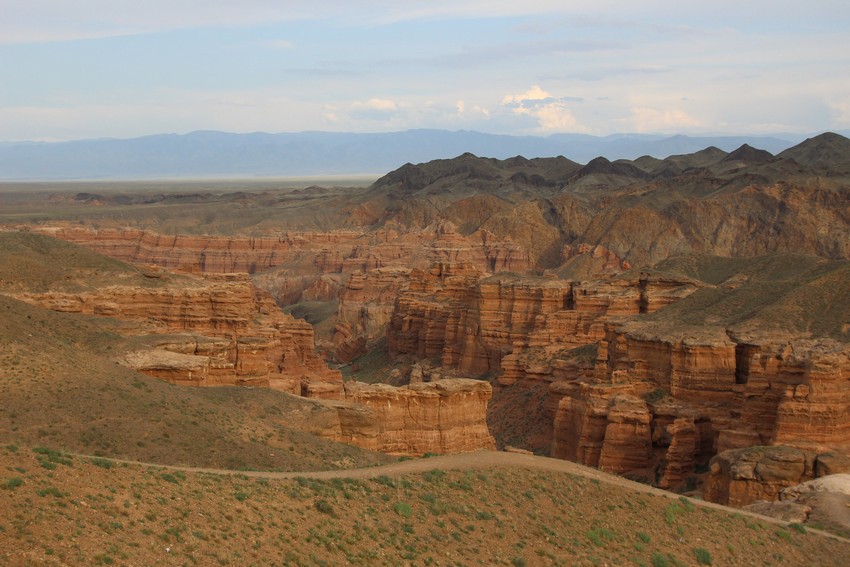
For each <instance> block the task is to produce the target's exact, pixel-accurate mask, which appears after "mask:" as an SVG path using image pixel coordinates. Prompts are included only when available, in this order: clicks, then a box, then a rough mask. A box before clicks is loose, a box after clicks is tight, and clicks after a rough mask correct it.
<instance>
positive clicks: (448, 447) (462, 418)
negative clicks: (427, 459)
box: [286, 379, 495, 456]
mask: <svg viewBox="0 0 850 567" xmlns="http://www.w3.org/2000/svg"><path fill="white" fill-rule="evenodd" d="M491 396H492V388H491V387H490V385H489V384H488V383H486V382H482V381H479V380H468V379H446V380H439V381H435V382H429V383H420V384H415V385H410V386H403V387H393V386H388V385H386V384H364V383H361V382H347V383H346V384H345V399H344V400H340V401H334V400H316V401H315V402H314V404H313V405H312V407H309V408H306V409H305V410H304V411H296V412H295V413H293V414H291V415H288V416H287V418H286V424H287V425H289V426H296V427H299V428H302V429H305V430H307V431H310V432H312V433H314V434H316V435H320V436H322V437H325V438H328V439H333V440H336V441H343V442H346V443H351V444H353V445H357V446H359V447H363V448H367V449H371V450H375V451H381V452H384V453H391V454H396V455H407V456H420V455H423V454H426V453H455V452H465V451H477V450H480V449H494V448H495V442H494V440H493V436H492V435H491V434H490V432H489V430H488V428H487V423H486V414H487V404H488V402H489V400H490V397H491Z"/></svg>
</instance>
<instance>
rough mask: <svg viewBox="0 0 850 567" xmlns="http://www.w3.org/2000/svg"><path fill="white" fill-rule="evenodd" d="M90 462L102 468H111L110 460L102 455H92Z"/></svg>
mask: <svg viewBox="0 0 850 567" xmlns="http://www.w3.org/2000/svg"><path fill="white" fill-rule="evenodd" d="M91 464H93V465H94V466H96V467H100V468H102V469H111V468H112V461H110V460H108V459H104V458H103V457H93V458H92V460H91Z"/></svg>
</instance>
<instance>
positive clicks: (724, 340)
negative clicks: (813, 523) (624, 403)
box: [552, 320, 850, 504]
mask: <svg viewBox="0 0 850 567" xmlns="http://www.w3.org/2000/svg"><path fill="white" fill-rule="evenodd" d="M677 337H678V338H676V339H672V338H668V337H667V336H666V335H665V334H663V333H662V334H656V333H653V331H652V328H651V327H647V326H646V325H642V324H641V322H640V321H639V320H633V321H630V322H628V323H625V324H622V325H610V326H609V329H608V332H607V333H606V337H605V339H604V340H603V341H601V343H600V348H599V359H598V363H597V365H596V368H595V373H594V377H593V379H592V380H591V381H590V382H589V383H581V384H579V383H575V382H574V383H572V384H570V383H563V384H562V385H554V384H553V386H552V388H553V390H555V391H556V392H557V393H558V394H560V395H561V396H562V397H561V400H560V402H559V404H558V408H557V412H556V416H555V424H554V429H555V431H554V441H553V444H552V456H554V457H560V458H566V459H570V460H577V461H578V462H582V463H584V464H588V465H592V466H600V467H602V466H606V467H607V468H609V470H613V471H614V472H620V473H626V472H630V471H641V470H649V469H653V468H654V470H655V478H654V479H651V480H654V481H655V482H657V483H658V484H659V485H660V486H661V487H664V488H672V487H675V486H677V485H678V484H680V483H681V482H682V481H683V480H685V479H687V478H689V477H693V475H694V474H695V469H696V467H697V465H699V464H705V463H707V462H708V459H709V458H710V457H712V455H715V454H718V453H722V452H724V451H729V450H735V449H738V450H741V449H743V448H747V447H752V446H774V445H792V446H795V447H798V448H799V449H801V450H806V451H814V452H815V453H817V452H824V451H827V450H830V449H839V450H841V449H846V448H847V447H848V446H850V425H848V424H847V420H846V416H847V415H848V413H847V412H848V411H850V385H848V384H850V382H848V380H847V373H848V371H850V347H848V346H847V345H845V344H842V343H839V342H837V341H833V340H828V339H824V340H784V341H783V340H776V339H775V338H769V337H762V338H758V337H748V339H747V341H746V342H743V341H742V340H740V339H738V340H737V341H736V340H733V338H732V337H731V335H730V334H728V333H727V332H726V331H725V330H724V329H722V328H713V329H712V328H710V327H708V328H706V327H700V328H694V329H690V330H688V329H684V330H683V329H679V332H677ZM622 396H630V397H631V398H632V399H639V400H643V401H645V402H646V407H647V409H648V418H649V420H650V422H649V423H650V431H651V441H652V451H651V452H647V453H644V459H643V461H640V460H638V461H636V460H635V459H634V454H635V453H634V451H631V452H629V451H620V450H619V449H618V448H619V447H624V446H625V447H645V446H646V442H647V431H646V430H645V429H644V428H641V427H634V428H633V429H631V430H628V431H629V432H630V433H629V436H630V437H631V440H630V441H629V440H627V441H624V439H623V431H624V430H623V428H622V427H620V425H619V424H620V423H621V422H622V419H621V418H620V417H619V416H617V415H616V412H615V411H614V410H615V408H616V407H617V406H618V404H619V402H618V400H619V399H620V398H621V397H622ZM609 447H610V449H609ZM606 451H607V452H608V453H609V454H615V453H619V454H620V455H621V458H619V459H614V461H615V462H614V463H613V464H612V462H611V461H609V462H608V463H607V464H603V463H602V461H601V460H600V459H599V454H600V453H604V452H606ZM798 452H799V451H798ZM724 454H725V453H724ZM724 462H725V461H724ZM715 468H717V471H714V470H713V471H712V473H713V475H712V477H714V476H717V478H714V480H712V481H711V483H713V485H714V488H710V489H709V491H708V493H707V498H709V499H714V500H715V501H722V502H724V503H727V502H729V503H736V504H740V503H749V502H750V501H752V500H754V499H756V495H760V496H759V497H762V496H766V495H770V494H774V495H775V493H776V492H777V490H778V488H776V487H774V488H770V486H767V485H764V483H761V484H760V483H759V482H757V479H755V477H753V478H747V479H744V480H746V481H747V482H746V483H743V484H741V483H739V484H735V482H737V481H735V479H730V478H726V479H725V480H721V477H722V474H721V473H722V472H723V471H726V472H728V471H729V470H731V469H730V467H729V466H722V463H721V464H720V465H718V467H715ZM732 468H734V467H732ZM715 473H716V474H715ZM797 478H800V475H798V477H797ZM786 480H787V479H786ZM802 480H806V478H802ZM802 480H799V482H802ZM733 481H734V482H733ZM724 482H725V483H726V484H727V485H728V484H729V483H730V482H731V483H732V484H731V486H734V487H737V488H734V489H730V488H729V487H728V486H726V488H718V487H720V486H721V485H723V483H724ZM788 485H789V484H788V483H787V482H785V483H784V484H782V485H781V486H788ZM776 486H777V487H780V485H778V484H777V485H776ZM780 488H781V487H780ZM730 490H732V492H734V491H736V490H737V491H738V492H740V494H738V495H735V496H733V497H730V496H729V491H730ZM745 494H750V495H751V496H752V498H751V499H750V500H748V498H750V497H748V496H746V495H745Z"/></svg>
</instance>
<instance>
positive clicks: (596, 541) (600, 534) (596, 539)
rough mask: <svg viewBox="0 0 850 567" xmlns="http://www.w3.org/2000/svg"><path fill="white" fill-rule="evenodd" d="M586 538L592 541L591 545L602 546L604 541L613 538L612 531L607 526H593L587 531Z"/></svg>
mask: <svg viewBox="0 0 850 567" xmlns="http://www.w3.org/2000/svg"><path fill="white" fill-rule="evenodd" d="M587 539H589V540H590V541H592V542H593V545H596V546H599V547H602V546H604V545H605V542H606V541H611V540H613V539H614V532H612V531H611V530H609V529H608V528H594V529H592V530H590V531H588V532H587Z"/></svg>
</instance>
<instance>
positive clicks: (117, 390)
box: [0, 233, 387, 470]
mask: <svg viewBox="0 0 850 567" xmlns="http://www.w3.org/2000/svg"><path fill="white" fill-rule="evenodd" d="M0 252H2V254H0V293H2V291H3V290H8V291H22V290H33V291H41V290H48V289H50V290H65V291H80V290H85V289H91V288H93V287H102V286H106V285H110V284H113V283H122V284H126V285H144V286H156V285H162V282H163V281H164V280H166V279H167V280H169V281H170V282H171V283H174V281H175V280H179V279H180V278H181V276H176V275H168V276H166V277H164V278H162V279H160V278H149V277H145V275H144V274H143V273H142V271H141V270H140V269H138V268H136V267H134V266H129V265H127V264H124V263H121V262H117V261H115V260H112V259H109V258H106V257H104V256H100V255H98V254H94V253H92V252H90V251H88V250H86V249H84V248H82V247H79V246H75V245H72V244H68V243H65V242H62V241H59V240H55V239H52V238H47V237H44V236H39V235H34V234H20V233H5V234H3V233H0ZM127 327H129V324H126V323H121V322H118V321H115V320H112V319H109V318H104V317H89V316H81V315H69V314H63V313H57V312H52V311H49V310H45V309H41V308H38V307H34V306H31V305H28V304H25V303H22V302H19V301H16V300H14V299H11V298H9V297H7V296H3V295H0V344H2V345H3V346H4V348H3V349H0V399H2V402H3V403H2V404H0V442H24V443H38V444H42V445H46V446H49V447H52V448H63V449H67V450H70V451H79V452H85V453H98V454H103V455H110V456H125V457H128V458H132V459H138V460H144V461H153V462H160V463H187V464H188V463H192V464H196V465H205V466H224V467H230V468H282V469H287V470H312V469H316V468H333V467H335V466H339V463H344V464H345V465H347V466H354V465H367V464H371V463H378V462H385V461H386V460H387V458H386V457H385V456H383V455H378V454H375V453H371V452H367V451H361V450H358V449H356V448H354V447H351V446H348V445H343V444H338V443H331V442H327V441H325V440H323V439H320V438H317V437H315V436H313V435H309V434H306V433H303V432H301V431H297V430H295V429H292V428H287V427H284V426H283V425H282V424H286V423H287V422H288V421H290V420H291V419H295V418H296V417H297V418H298V419H304V417H303V416H305V415H306V416H308V417H309V415H311V411H312V410H313V407H314V404H313V403H312V402H309V401H307V400H302V399H300V398H296V397H293V396H287V395H285V394H281V393H279V392H274V391H270V390H255V389H247V388H204V389H195V388H183V387H176V386H172V385H169V384H166V383H164V382H161V381H159V380H156V379H153V378H149V377H147V376H144V375H142V374H139V373H136V372H133V371H131V370H129V369H127V368H124V367H122V366H120V365H118V364H117V363H116V362H114V361H113V360H112V359H113V358H116V357H117V356H118V355H119V354H120V353H123V352H126V351H127V350H132V347H133V344H132V343H133V342H134V340H142V339H133V338H125V337H122V336H121V334H120V333H121V331H122V329H126V328H127ZM334 463H338V464H337V465H335V464H334Z"/></svg>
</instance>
